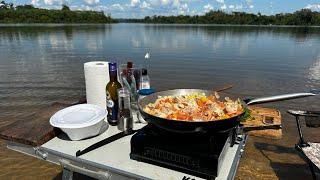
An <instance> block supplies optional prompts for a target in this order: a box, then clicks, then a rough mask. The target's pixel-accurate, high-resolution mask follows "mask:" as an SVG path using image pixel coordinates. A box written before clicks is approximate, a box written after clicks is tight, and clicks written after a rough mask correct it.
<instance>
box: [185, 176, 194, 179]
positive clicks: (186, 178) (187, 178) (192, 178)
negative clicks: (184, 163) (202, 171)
mask: <svg viewBox="0 0 320 180" xmlns="http://www.w3.org/2000/svg"><path fill="white" fill-rule="evenodd" d="M182 180H195V179H194V178H191V177H187V176H183V178H182Z"/></svg>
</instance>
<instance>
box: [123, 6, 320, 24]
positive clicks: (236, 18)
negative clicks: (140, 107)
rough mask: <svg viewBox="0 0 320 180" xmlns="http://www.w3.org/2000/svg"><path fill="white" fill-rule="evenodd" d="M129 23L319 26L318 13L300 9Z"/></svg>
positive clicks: (148, 18)
mask: <svg viewBox="0 0 320 180" xmlns="http://www.w3.org/2000/svg"><path fill="white" fill-rule="evenodd" d="M129 21H130V22H143V23H166V24H167V23H168V24H170V23H177V24H247V25H306V26H310V25H320V13H319V12H314V11H311V10H310V9H302V10H299V11H296V12H294V13H281V14H276V15H270V16H267V15H262V14H261V13H258V14H252V13H245V12H230V13H227V12H223V11H210V12H208V13H206V14H204V15H200V16H199V15H195V16H188V15H187V16H184V15H180V16H156V15H155V16H146V17H145V18H144V19H141V20H134V19H131V20H129Z"/></svg>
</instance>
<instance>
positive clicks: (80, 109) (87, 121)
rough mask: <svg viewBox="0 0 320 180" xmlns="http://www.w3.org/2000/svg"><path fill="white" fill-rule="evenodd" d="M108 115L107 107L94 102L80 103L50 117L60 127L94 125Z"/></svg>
mask: <svg viewBox="0 0 320 180" xmlns="http://www.w3.org/2000/svg"><path fill="white" fill-rule="evenodd" d="M106 116H107V112H106V110H105V109H103V108H101V107H100V106H97V105H94V104H79V105H74V106H70V107H67V108H64V109H62V110H60V111H58V112H56V113H55V114H54V115H53V116H52V117H51V118H50V124H51V125H52V126H53V127H58V128H83V127H87V126H91V125H94V124H96V123H98V122H100V121H101V120H103V119H104V118H105V117H106Z"/></svg>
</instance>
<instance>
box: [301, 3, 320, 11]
mask: <svg viewBox="0 0 320 180" xmlns="http://www.w3.org/2000/svg"><path fill="white" fill-rule="evenodd" d="M304 8H305V9H310V10H313V11H320V3H318V4H308V5H307V6H306V7H304Z"/></svg>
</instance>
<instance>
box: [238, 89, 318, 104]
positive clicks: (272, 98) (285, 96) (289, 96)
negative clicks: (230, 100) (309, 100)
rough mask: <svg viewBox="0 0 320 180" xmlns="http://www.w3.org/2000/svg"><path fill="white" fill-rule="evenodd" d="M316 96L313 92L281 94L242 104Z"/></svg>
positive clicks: (249, 100) (246, 101)
mask: <svg viewBox="0 0 320 180" xmlns="http://www.w3.org/2000/svg"><path fill="white" fill-rule="evenodd" d="M315 95H318V94H316V93H313V92H309V93H293V94H283V95H277V96H268V97H261V98H255V99H248V100H244V102H245V103H246V104H247V105H251V104H261V103H267V102H273V101H283V100H288V99H297V98H302V97H308V96H315Z"/></svg>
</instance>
